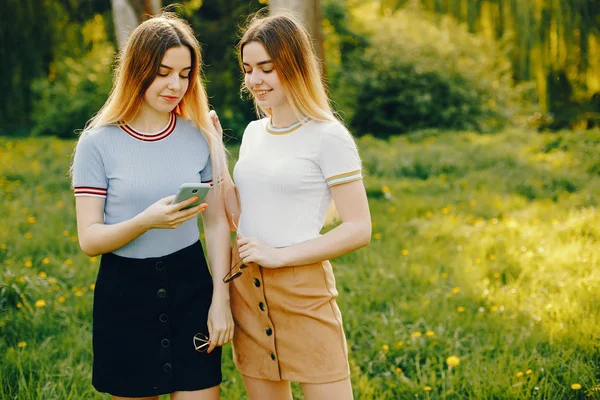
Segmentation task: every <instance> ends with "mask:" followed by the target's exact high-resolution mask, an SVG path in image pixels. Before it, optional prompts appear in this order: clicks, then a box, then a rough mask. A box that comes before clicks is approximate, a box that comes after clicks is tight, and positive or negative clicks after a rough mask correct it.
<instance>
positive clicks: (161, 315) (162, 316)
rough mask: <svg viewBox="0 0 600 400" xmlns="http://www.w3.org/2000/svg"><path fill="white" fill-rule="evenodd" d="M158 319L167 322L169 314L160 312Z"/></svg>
mask: <svg viewBox="0 0 600 400" xmlns="http://www.w3.org/2000/svg"><path fill="white" fill-rule="evenodd" d="M158 320H159V321H160V322H167V321H168V320H169V316H168V315H167V314H164V313H163V314H160V315H159V316H158Z"/></svg>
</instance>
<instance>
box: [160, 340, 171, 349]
mask: <svg viewBox="0 0 600 400" xmlns="http://www.w3.org/2000/svg"><path fill="white" fill-rule="evenodd" d="M160 345H161V346H162V347H169V346H170V345H171V341H170V340H169V339H163V340H161V341H160Z"/></svg>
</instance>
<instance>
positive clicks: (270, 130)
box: [265, 117, 310, 136]
mask: <svg viewBox="0 0 600 400" xmlns="http://www.w3.org/2000/svg"><path fill="white" fill-rule="evenodd" d="M309 121H310V118H308V117H303V118H301V119H300V120H299V121H298V122H294V123H293V124H292V125H290V126H289V127H288V128H281V129H276V130H273V129H275V128H273V127H272V126H271V123H270V122H269V121H267V123H266V124H265V130H266V131H267V133H270V134H271V135H277V136H281V135H287V134H289V133H292V132H295V131H297V130H298V129H300V128H302V127H303V126H304V125H306V124H307V123H308V122H309Z"/></svg>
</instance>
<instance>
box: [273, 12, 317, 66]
mask: <svg viewBox="0 0 600 400" xmlns="http://www.w3.org/2000/svg"><path fill="white" fill-rule="evenodd" d="M269 7H270V12H271V14H273V13H276V12H277V11H280V10H286V11H290V12H292V14H294V15H295V16H296V17H298V18H300V21H301V22H302V23H303V24H304V26H305V28H306V29H307V30H308V33H309V34H310V36H311V38H312V41H313V46H314V48H315V52H316V54H317V57H318V58H319V62H320V63H321V68H322V71H323V73H325V57H324V56H325V51H324V49H323V30H322V29H321V1H320V0H270V1H269Z"/></svg>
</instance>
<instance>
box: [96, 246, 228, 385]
mask: <svg viewBox="0 0 600 400" xmlns="http://www.w3.org/2000/svg"><path fill="white" fill-rule="evenodd" d="M211 298H212V280H211V276H210V273H209V271H208V267H207V265H206V261H205V258H204V253H203V251H202V245H201V244H200V242H197V243H195V244H193V245H192V246H189V247H186V248H184V249H182V250H179V251H177V252H175V253H173V254H170V255H167V256H164V257H159V258H146V259H132V258H126V257H121V256H118V255H115V254H112V253H110V254H105V255H103V256H102V261H101V263H100V270H99V272H98V278H97V280H96V287H95V291H94V311H93V349H94V363H93V374H92V384H93V385H94V387H95V388H96V389H97V390H98V391H100V392H107V393H110V394H112V395H115V396H122V397H147V396H155V395H160V394H165V393H172V392H175V391H193V390H200V389H206V388H209V387H212V386H216V385H218V384H220V382H221V348H220V347H217V348H215V350H214V351H213V352H212V353H211V354H210V355H209V354H207V353H206V352H203V353H199V352H197V351H196V350H195V348H194V343H193V337H194V335H195V334H196V333H203V334H205V335H207V336H208V328H207V316H208V309H209V307H210V303H211Z"/></svg>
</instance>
